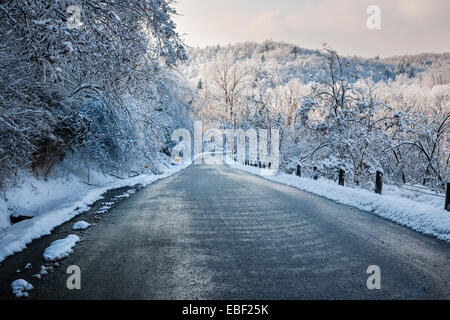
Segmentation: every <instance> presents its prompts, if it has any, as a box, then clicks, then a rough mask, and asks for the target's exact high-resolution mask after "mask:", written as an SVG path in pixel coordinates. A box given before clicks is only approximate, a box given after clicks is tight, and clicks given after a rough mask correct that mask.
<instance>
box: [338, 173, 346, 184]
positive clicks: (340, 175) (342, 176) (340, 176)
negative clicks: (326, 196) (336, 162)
mask: <svg viewBox="0 0 450 320" xmlns="http://www.w3.org/2000/svg"><path fill="white" fill-rule="evenodd" d="M344 181H345V171H344V170H342V169H339V185H340V186H343V185H344Z"/></svg>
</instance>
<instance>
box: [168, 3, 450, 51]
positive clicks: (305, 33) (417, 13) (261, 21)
mask: <svg viewBox="0 0 450 320" xmlns="http://www.w3.org/2000/svg"><path fill="white" fill-rule="evenodd" d="M371 5H376V6H377V7H378V8H379V9H380V15H379V17H380V19H379V20H373V18H375V19H376V17H377V16H374V15H373V14H374V12H373V11H371V12H369V13H368V12H367V9H368V7H369V6H371ZM175 8H176V9H177V11H178V13H179V16H177V17H175V22H176V24H177V30H178V32H179V33H180V34H182V35H183V39H184V40H185V43H186V44H187V45H188V46H192V47H197V46H198V47H204V46H207V45H217V44H220V45H227V44H229V43H231V44H233V43H238V42H245V41H255V42H263V41H265V40H274V41H283V42H287V43H292V44H296V45H298V46H300V47H302V48H308V49H317V48H320V47H322V43H324V42H326V43H327V44H328V45H329V46H331V47H332V48H334V49H336V50H337V51H338V52H339V53H340V54H344V55H358V56H365V57H375V56H381V57H387V56H394V55H404V54H418V53H424V52H427V53H428V52H436V53H442V52H450V0H177V4H176V5H175ZM369 18H370V21H371V22H376V21H380V25H379V26H380V28H381V29H372V30H371V29H369V28H368V27H367V20H368V19H369Z"/></svg>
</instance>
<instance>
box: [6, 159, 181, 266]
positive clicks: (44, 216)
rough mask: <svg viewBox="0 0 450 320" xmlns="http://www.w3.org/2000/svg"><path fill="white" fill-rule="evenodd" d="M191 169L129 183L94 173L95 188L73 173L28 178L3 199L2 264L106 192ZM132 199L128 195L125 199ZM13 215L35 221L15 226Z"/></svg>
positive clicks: (144, 175)
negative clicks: (12, 222) (54, 176)
mask: <svg viewBox="0 0 450 320" xmlns="http://www.w3.org/2000/svg"><path fill="white" fill-rule="evenodd" d="M187 166H189V164H181V165H176V166H173V167H171V168H170V169H167V170H166V171H164V173H163V174H161V175H151V174H143V175H139V176H136V177H132V178H126V179H119V178H115V177H112V176H103V175H100V174H96V175H95V173H92V177H95V180H94V179H93V180H92V181H95V182H94V183H95V185H93V184H92V181H91V184H86V183H85V182H84V179H83V178H81V177H79V176H77V175H75V174H71V173H68V174H67V175H65V176H64V177H59V178H51V179H49V181H43V180H39V179H36V178H34V177H33V176H32V175H30V176H28V177H25V179H24V181H25V182H24V184H23V185H22V186H21V187H20V188H16V189H12V190H9V191H7V192H6V193H5V194H4V196H3V197H2V198H1V199H0V262H1V261H3V260H4V259H5V258H6V257H7V256H10V255H12V254H14V253H16V252H19V251H21V250H23V249H24V248H25V247H26V245H27V244H28V243H30V242H31V241H33V240H34V239H38V238H40V237H42V236H43V235H47V234H50V232H51V231H52V230H53V229H54V228H55V227H57V226H59V225H61V224H62V223H64V222H67V221H69V220H70V219H72V218H73V217H75V216H76V215H78V214H80V213H82V212H84V211H86V210H88V209H89V205H91V204H93V203H94V202H96V201H97V200H99V199H101V198H102V194H104V193H105V192H106V191H108V190H111V189H116V188H120V187H125V186H134V185H137V184H141V185H143V186H147V185H149V184H151V183H153V182H154V181H157V180H159V179H163V178H165V177H168V176H170V175H172V174H174V173H176V172H178V171H180V170H182V169H184V168H186V167H187ZM92 177H91V178H92ZM130 195H131V193H128V194H127V195H124V196H123V197H127V196H130ZM5 199H7V200H6V201H5ZM10 215H21V216H29V217H33V218H32V219H29V220H23V221H21V222H18V223H16V224H12V225H11V223H10V219H9V216H10Z"/></svg>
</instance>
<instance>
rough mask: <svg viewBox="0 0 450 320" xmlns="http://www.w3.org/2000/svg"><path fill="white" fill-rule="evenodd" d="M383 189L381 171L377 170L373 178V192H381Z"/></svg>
mask: <svg viewBox="0 0 450 320" xmlns="http://www.w3.org/2000/svg"><path fill="white" fill-rule="evenodd" d="M382 191H383V173H382V172H380V171H377V177H376V179H375V193H378V194H381V193H382Z"/></svg>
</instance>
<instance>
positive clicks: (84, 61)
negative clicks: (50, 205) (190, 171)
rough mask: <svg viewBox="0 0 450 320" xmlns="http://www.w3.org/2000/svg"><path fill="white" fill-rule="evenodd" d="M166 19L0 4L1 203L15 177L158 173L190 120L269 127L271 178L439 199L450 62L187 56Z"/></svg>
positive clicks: (282, 51)
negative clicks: (275, 173)
mask: <svg viewBox="0 0 450 320" xmlns="http://www.w3.org/2000/svg"><path fill="white" fill-rule="evenodd" d="M77 8H83V9H82V10H77ZM176 14H177V12H176V10H175V9H174V1H172V0H152V1H150V0H126V1H118V0H117V1H116V0H111V1H101V0H92V1H83V0H78V1H68V0H61V1H52V2H49V1H45V0H32V1H24V0H7V1H2V4H1V5H0V32H1V42H0V43H1V47H0V55H1V59H0V109H1V110H0V168H1V169H0V189H1V190H2V191H3V192H5V190H8V188H10V187H11V186H17V185H20V184H22V183H23V182H24V179H25V180H26V176H27V175H26V174H24V172H28V173H29V174H32V175H33V176H34V177H35V178H36V179H40V180H44V181H47V180H48V179H49V177H51V175H52V174H53V173H54V172H55V168H60V167H62V168H65V170H67V169H68V170H70V171H71V172H76V173H77V174H82V175H83V176H84V181H86V182H87V183H90V175H91V174H92V172H101V173H103V174H108V175H112V176H116V177H130V176H133V175H138V174H140V173H146V172H147V173H148V171H149V172H150V173H152V174H158V173H161V172H162V171H163V170H164V168H166V167H167V166H168V163H169V161H170V150H169V145H170V142H171V134H172V132H173V131H174V130H175V129H177V128H187V129H192V126H193V121H194V120H202V121H203V123H204V125H205V128H207V127H218V128H223V129H228V128H234V129H244V130H247V129H248V128H262V129H269V128H279V129H280V138H281V141H280V148H281V150H280V151H281V153H280V154H281V157H282V159H281V168H280V169H281V171H282V172H286V173H291V172H292V171H293V170H294V169H295V168H296V167H297V165H301V167H302V168H303V170H305V172H308V170H309V171H310V170H312V168H313V167H317V169H318V171H319V172H320V175H321V176H322V177H327V178H329V179H333V180H336V179H337V174H338V170H339V169H344V170H345V172H346V184H349V185H351V186H361V187H363V188H367V189H373V185H374V175H375V172H376V171H381V172H383V173H384V178H385V179H387V181H389V182H390V183H393V184H398V185H401V184H405V183H409V184H413V185H417V184H420V185H424V186H426V187H428V188H431V189H433V190H435V191H440V192H442V191H443V190H444V189H445V184H446V182H447V181H448V177H449V172H450V153H449V139H450V138H449V130H450V129H449V128H450V54H448V53H447V54H422V55H417V56H399V57H391V58H384V59H381V58H379V57H376V58H371V59H368V58H360V57H344V56H341V55H339V53H338V52H336V51H335V50H333V49H332V48H330V47H328V46H327V45H326V44H324V45H323V47H322V48H320V49H318V50H309V49H302V48H301V47H298V46H295V45H291V44H286V43H280V42H273V41H266V42H264V43H251V42H248V43H242V44H236V45H228V46H219V45H218V46H214V47H207V48H203V49H200V48H190V47H187V46H186V45H185V44H184V43H183V39H182V38H181V37H180V36H179V34H178V32H177V30H176V25H175V23H174V22H173V20H172V18H173V16H174V15H176ZM146 170H147V171H146ZM63 174H64V173H63ZM24 177H25V178H24ZM4 198H6V196H4ZM5 201H6V200H5Z"/></svg>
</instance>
